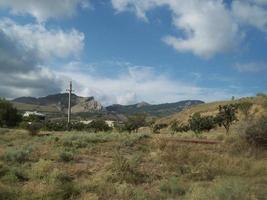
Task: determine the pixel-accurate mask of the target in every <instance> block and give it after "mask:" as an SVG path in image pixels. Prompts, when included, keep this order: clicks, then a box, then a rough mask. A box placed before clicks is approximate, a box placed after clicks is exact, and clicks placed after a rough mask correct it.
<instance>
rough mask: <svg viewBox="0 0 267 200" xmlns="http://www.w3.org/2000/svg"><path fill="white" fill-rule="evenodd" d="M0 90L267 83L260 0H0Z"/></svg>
mask: <svg viewBox="0 0 267 200" xmlns="http://www.w3.org/2000/svg"><path fill="white" fill-rule="evenodd" d="M0 34H1V38H2V39H1V40H0V53H1V56H0V78H1V79H0V82H1V86H0V96H3V97H6V98H14V97H18V96H44V95H47V94H51V93H56V92H63V91H65V88H66V87H67V82H68V81H69V80H72V81H73V83H74V87H75V90H76V93H77V94H79V95H82V96H95V97H96V98H97V99H98V100H100V101H101V102H102V103H103V104H105V105H108V104H113V103H121V104H132V103H136V102H139V101H148V102H150V103H163V102H175V101H179V100H184V99H200V100H204V101H214V100H221V99H230V98H231V97H232V96H236V97H241V96H250V95H255V94H256V93H258V92H266V81H267V78H266V71H267V1H266V0H242V1H241V0H235V1H222V0H206V1H203V0H202V1H200V0H188V1H182V0H53V1H52V0H47V1H35V0H0Z"/></svg>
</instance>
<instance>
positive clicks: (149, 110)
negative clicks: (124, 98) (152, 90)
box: [106, 100, 204, 116]
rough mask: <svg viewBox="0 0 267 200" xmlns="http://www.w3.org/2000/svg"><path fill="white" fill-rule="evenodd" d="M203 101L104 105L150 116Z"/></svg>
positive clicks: (107, 108) (167, 113)
mask: <svg viewBox="0 0 267 200" xmlns="http://www.w3.org/2000/svg"><path fill="white" fill-rule="evenodd" d="M202 103H204V102H203V101H199V100H185V101H179V102H176V103H164V104H158V105H151V104H148V103H146V102H140V103H137V104H133V105H120V104H114V105H111V106H108V107H106V110H107V111H108V112H114V113H119V114H124V115H131V114H135V113H146V114H149V115H151V116H167V115H170V114H173V113H177V112H180V111H182V110H184V109H185V108H187V107H190V106H193V105H198V104H202Z"/></svg>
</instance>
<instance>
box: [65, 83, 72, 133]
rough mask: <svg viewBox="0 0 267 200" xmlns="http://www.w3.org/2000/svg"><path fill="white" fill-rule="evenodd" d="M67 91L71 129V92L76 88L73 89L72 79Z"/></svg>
mask: <svg viewBox="0 0 267 200" xmlns="http://www.w3.org/2000/svg"><path fill="white" fill-rule="evenodd" d="M66 91H67V92H69V107H68V129H69V127H70V120H71V93H72V92H74V90H72V82H71V81H70V86H69V89H67V90H66Z"/></svg>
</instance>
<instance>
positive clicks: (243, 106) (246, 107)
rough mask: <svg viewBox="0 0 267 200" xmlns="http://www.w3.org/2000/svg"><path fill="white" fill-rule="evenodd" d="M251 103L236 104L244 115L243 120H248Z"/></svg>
mask: <svg viewBox="0 0 267 200" xmlns="http://www.w3.org/2000/svg"><path fill="white" fill-rule="evenodd" d="M252 105H253V103H251V102H248V101H244V102H242V103H239V104H238V109H239V110H240V111H241V112H242V113H243V114H244V116H245V119H248V116H249V111H250V109H251V107H252Z"/></svg>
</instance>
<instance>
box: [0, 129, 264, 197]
mask: <svg viewBox="0 0 267 200" xmlns="http://www.w3.org/2000/svg"><path fill="white" fill-rule="evenodd" d="M239 130H240V129H239V128H238V127H236V128H235V127H234V128H232V130H231V133H230V134H229V135H226V134H225V133H224V131H223V130H222V129H216V130H212V131H211V132H209V133H205V134H203V135H201V138H199V139H210V140H216V141H220V143H218V144H192V143H183V142H180V139H181V138H192V137H194V135H193V134H192V133H190V132H188V133H177V134H174V135H170V134H152V133H150V132H149V131H148V130H147V131H145V130H144V131H143V132H139V133H132V134H129V133H117V132H103V133H101V132H100V133H90V132H40V133H39V134H38V135H35V136H31V135H30V134H29V133H28V132H27V131H24V130H16V129H0V199H5V200H9V199H25V200H26V199H27V200H28V199H51V200H52V199H83V200H85V199H88V200H90V199H92V200H93V199H99V200H101V199H102V200H107V199H114V200H120V199H121V200H124V199H128V200H130V199H138V200H141V199H155V200H156V199H189V200H194V199H196V200H198V199H199V200H202V199H203V200H209V199H210V200H217V199H218V200H224V199H226V200H228V199H229V200H232V199H238V200H250V199H251V200H254V199H260V200H264V199H266V197H267V190H266V188H267V159H266V158H267V150H266V149H265V148H264V147H254V146H251V145H249V144H247V143H246V141H245V140H243V138H242V137H240V133H239Z"/></svg>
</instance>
